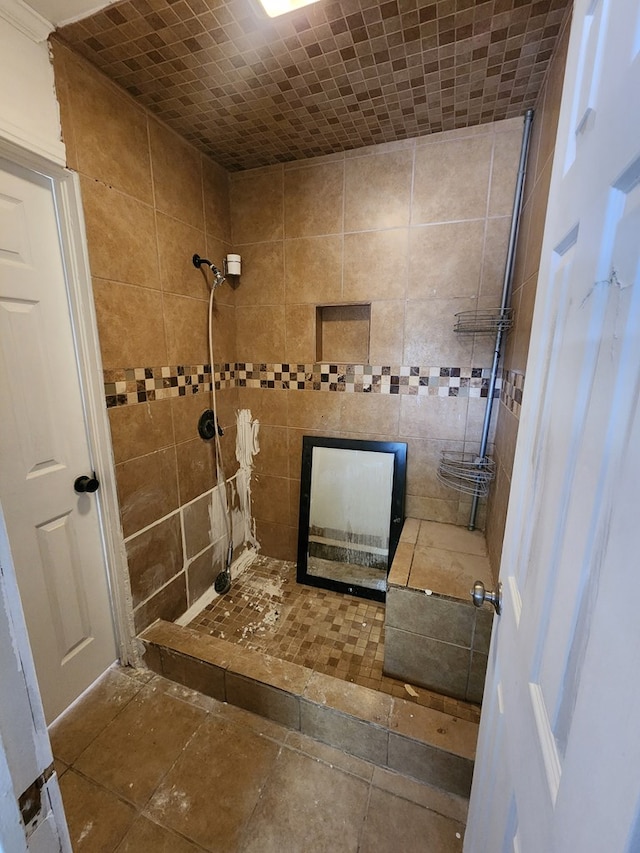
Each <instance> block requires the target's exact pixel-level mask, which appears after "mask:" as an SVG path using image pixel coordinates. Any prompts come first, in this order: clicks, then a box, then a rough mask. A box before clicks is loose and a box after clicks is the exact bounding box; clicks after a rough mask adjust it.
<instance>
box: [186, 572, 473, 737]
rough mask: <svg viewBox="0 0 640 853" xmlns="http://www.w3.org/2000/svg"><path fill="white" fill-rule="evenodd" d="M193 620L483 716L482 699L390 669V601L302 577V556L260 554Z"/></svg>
mask: <svg viewBox="0 0 640 853" xmlns="http://www.w3.org/2000/svg"><path fill="white" fill-rule="evenodd" d="M189 627H190V628H194V629H195V630H197V631H201V632H203V633H205V634H209V635H211V636H213V637H219V638H220V639H223V640H227V641H228V642H232V643H237V644H238V645H240V646H242V647H243V648H246V649H255V650H256V651H262V652H264V653H265V654H269V655H272V656H273V657H276V658H279V659H280V660H286V661H291V662H292V663H297V664H301V665H302V666H306V667H309V668H311V669H313V670H314V671H315V672H322V673H325V674H326V675H332V676H334V677H336V678H341V679H343V680H344V681H351V682H354V683H355V684H361V685H362V686H364V687H370V688H373V689H374V690H379V691H381V692H382V693H388V694H390V695H391V696H398V697H401V698H403V699H408V700H410V701H414V702H416V703H417V704H419V705H425V706H427V707H429V708H434V709H436V710H438V711H445V712H446V713H448V714H452V715H453V716H456V717H459V718H460V719H464V720H472V721H473V722H478V720H479V719H480V709H479V708H478V707H477V706H476V705H472V704H469V703H468V702H461V701H459V700H457V699H451V698H449V697H448V696H441V695H440V694H439V693H433V692H431V691H429V690H425V689H424V688H423V687H414V686H413V685H405V683H404V682H402V681H397V680H396V679H394V678H389V677H388V676H386V675H383V674H382V663H383V659H384V604H379V603H377V602H372V601H367V600H365V599H362V598H355V597H354V596H350V595H343V594H342V593H337V592H332V591H331V590H324V589H317V588H315V587H311V586H304V585H303V584H298V583H297V581H296V566H295V563H290V562H284V561H282V560H276V559H274V558H273V557H264V556H259V557H257V558H256V559H255V560H254V562H253V563H252V564H251V565H250V566H249V568H248V569H246V570H245V571H244V572H243V573H242V574H241V575H240V576H239V577H238V578H237V579H236V580H234V582H233V586H232V588H231V590H230V591H229V592H228V593H227V594H226V595H224V596H222V597H220V598H217V599H216V600H215V601H213V602H212V603H211V604H209V605H208V606H207V607H206V608H205V609H204V610H203V611H202V612H201V613H199V614H198V616H196V618H195V619H193V620H192V622H190V624H189ZM407 687H408V688H409V689H407ZM414 693H415V694H416V695H415V696H414V695H413V694H414Z"/></svg>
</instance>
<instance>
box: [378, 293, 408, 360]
mask: <svg viewBox="0 0 640 853" xmlns="http://www.w3.org/2000/svg"><path fill="white" fill-rule="evenodd" d="M405 305H406V303H405V302H404V300H401V299H395V300H388V301H385V302H373V303H372V305H371V331H370V335H371V340H370V343H369V361H370V363H371V364H401V363H402V354H403V348H404V347H403V345H404V318H405Z"/></svg>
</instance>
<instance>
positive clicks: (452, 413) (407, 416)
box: [400, 396, 469, 441]
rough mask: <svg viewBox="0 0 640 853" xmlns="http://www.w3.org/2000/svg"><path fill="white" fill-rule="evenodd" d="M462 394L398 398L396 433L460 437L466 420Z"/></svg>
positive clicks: (432, 436)
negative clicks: (398, 409) (455, 395)
mask: <svg viewBox="0 0 640 853" xmlns="http://www.w3.org/2000/svg"><path fill="white" fill-rule="evenodd" d="M468 402H469V400H468V399H467V398H466V397H408V396H402V397H401V398H400V436H401V437H402V438H405V437H406V438H412V437H413V438H430V439H443V440H447V441H462V440H463V439H464V431H465V425H466V420H467V404H468Z"/></svg>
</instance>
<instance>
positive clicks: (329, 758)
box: [285, 732, 375, 782]
mask: <svg viewBox="0 0 640 853" xmlns="http://www.w3.org/2000/svg"><path fill="white" fill-rule="evenodd" d="M285 745H286V746H287V747H289V748H290V749H295V750H297V751H298V752H303V753H304V754H305V755H308V756H310V757H311V758H315V759H318V760H319V761H323V762H324V763H325V764H328V765H329V766H330V767H337V768H338V769H339V770H343V771H344V772H345V773H349V774H351V775H352V776H357V777H358V778H359V779H364V780H365V781H366V782H370V781H371V779H372V777H373V773H374V770H375V765H374V764H370V763H369V762H368V761H363V760H362V759H361V758H356V757H355V756H354V755H348V754H347V753H345V752H341V751H340V750H339V749H335V748H334V747H332V746H328V745H327V744H326V743H320V742H319V741H317V740H314V739H313V738H311V737H308V736H307V735H303V734H301V733H300V732H289V734H288V735H287V738H286V741H285Z"/></svg>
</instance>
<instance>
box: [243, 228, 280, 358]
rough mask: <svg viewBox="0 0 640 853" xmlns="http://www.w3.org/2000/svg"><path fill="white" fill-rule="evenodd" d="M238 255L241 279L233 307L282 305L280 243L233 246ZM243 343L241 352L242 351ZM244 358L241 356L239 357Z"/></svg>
mask: <svg viewBox="0 0 640 853" xmlns="http://www.w3.org/2000/svg"><path fill="white" fill-rule="evenodd" d="M234 249H235V251H236V252H237V253H238V254H240V255H241V256H242V277H241V280H240V285H239V287H238V290H237V294H236V305H237V306H238V308H241V307H242V306H251V307H255V306H256V305H282V303H283V302H284V244H283V241H282V240H276V241H272V242H270V243H248V244H246V245H235V246H234ZM243 344H244V341H242V342H241V347H240V348H241V350H242V352H244V346H243ZM243 357H244V356H243Z"/></svg>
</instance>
